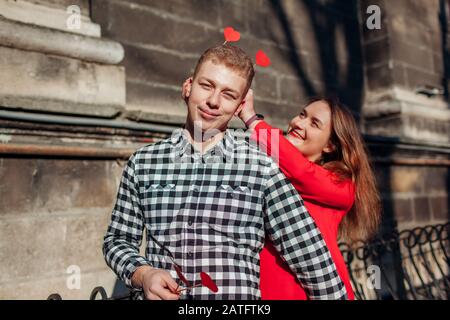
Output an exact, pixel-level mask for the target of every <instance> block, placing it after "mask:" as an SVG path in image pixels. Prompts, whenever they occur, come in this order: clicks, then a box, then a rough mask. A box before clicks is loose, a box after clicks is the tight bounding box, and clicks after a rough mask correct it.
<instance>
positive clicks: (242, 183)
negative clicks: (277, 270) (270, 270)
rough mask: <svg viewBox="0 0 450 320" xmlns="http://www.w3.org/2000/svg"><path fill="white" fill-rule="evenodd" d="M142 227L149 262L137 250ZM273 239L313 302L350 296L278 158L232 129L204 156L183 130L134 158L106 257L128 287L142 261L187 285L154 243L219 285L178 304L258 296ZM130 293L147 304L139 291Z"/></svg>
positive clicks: (189, 271)
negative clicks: (263, 259)
mask: <svg viewBox="0 0 450 320" xmlns="http://www.w3.org/2000/svg"><path fill="white" fill-rule="evenodd" d="M144 229H146V232H147V236H146V240H147V243H146V250H145V257H143V256H141V255H140V254H139V248H140V246H141V243H142V239H143V231H144ZM266 234H267V235H268V236H269V237H270V239H271V240H272V242H273V243H274V245H275V247H276V249H277V250H278V252H280V254H281V256H282V258H283V259H284V260H285V261H286V262H287V263H288V264H289V266H290V268H291V269H292V271H293V272H294V273H295V274H296V275H297V278H298V280H299V281H300V282H301V283H302V285H303V287H304V288H305V290H306V292H307V293H308V295H309V296H310V298H311V299H345V298H346V290H345V287H344V285H343V283H342V281H341V279H340V277H339V276H338V273H337V272H336V267H335V264H334V262H333V260H332V259H331V256H330V253H329V251H328V249H327V247H326V245H325V242H324V240H323V239H322V236H321V234H320V231H319V230H318V228H317V226H316V225H315V223H314V221H313V219H312V218H311V217H310V215H309V213H308V212H307V210H306V208H305V206H304V204H303V200H302V199H301V197H300V196H299V195H298V193H297V191H296V190H295V188H294V187H293V186H292V185H291V184H290V183H289V181H288V180H287V179H286V177H285V176H284V175H283V173H282V172H281V171H280V169H279V167H278V166H277V165H276V163H275V162H274V160H273V159H272V158H270V157H269V156H267V155H266V154H265V153H264V152H262V151H261V150H259V149H258V147H257V146H256V145H255V143H254V142H253V143H252V142H251V141H249V139H248V136H247V137H246V138H238V135H236V134H235V133H234V132H233V131H232V130H230V129H228V130H227V131H226V132H225V135H224V138H223V139H222V140H221V141H220V142H219V143H218V144H217V145H216V146H215V147H213V148H212V149H210V150H208V151H207V152H205V153H204V154H203V155H202V154H200V153H199V152H198V151H196V150H194V148H193V147H192V145H191V143H190V142H189V140H188V139H187V138H186V136H185V135H184V134H183V129H178V130H176V131H175V132H174V133H173V134H172V136H171V137H170V138H168V139H165V140H162V141H160V142H158V143H155V144H152V145H148V146H145V147H142V148H140V149H139V150H137V151H136V152H135V153H134V154H133V155H132V156H131V158H130V159H129V161H128V163H127V165H126V168H125V169H124V171H123V175H122V178H121V182H120V186H119V191H118V195H117V201H116V204H115V206H114V209H113V211H112V218H111V222H110V225H109V227H108V230H107V233H106V235H105V238H104V245H103V253H104V257H105V260H106V262H107V264H108V265H109V266H110V267H111V268H112V269H113V271H114V272H115V273H116V274H117V275H118V277H119V278H120V279H122V280H123V281H124V282H125V284H126V285H127V286H129V287H130V288H132V285H131V277H132V275H133V272H134V271H135V270H136V268H137V267H139V266H142V265H150V266H152V267H154V268H161V269H165V270H167V271H169V272H170V274H171V276H172V277H173V278H174V279H175V280H176V281H177V282H178V283H179V284H180V285H182V282H181V281H180V280H179V279H178V277H177V274H176V272H175V270H174V268H173V267H172V262H171V260H170V259H169V258H168V256H167V253H166V252H165V251H164V250H162V248H161V246H160V245H158V244H157V243H155V242H154V241H153V240H152V237H153V238H154V239H157V241H158V242H159V243H162V244H163V245H164V246H165V247H166V248H167V249H169V250H170V251H171V253H172V254H173V256H174V258H175V261H176V262H177V264H179V265H181V266H182V268H183V273H184V275H185V276H186V278H187V279H188V280H189V281H191V283H192V282H196V281H199V279H200V277H199V273H200V272H201V271H204V272H207V273H208V274H209V275H210V276H211V278H212V279H213V280H214V281H215V283H216V284H217V286H218V288H219V291H218V292H217V293H212V292H211V291H209V289H208V288H206V287H196V288H193V289H190V290H187V291H183V293H182V295H181V297H180V298H181V299H226V300H234V299H243V300H250V299H260V290H259V253H260V251H261V249H262V248H263V246H264V239H265V235H266ZM150 235H151V236H152V237H150ZM133 290H134V292H135V293H137V294H136V295H135V297H136V298H138V299H142V298H143V293H142V290H139V289H133Z"/></svg>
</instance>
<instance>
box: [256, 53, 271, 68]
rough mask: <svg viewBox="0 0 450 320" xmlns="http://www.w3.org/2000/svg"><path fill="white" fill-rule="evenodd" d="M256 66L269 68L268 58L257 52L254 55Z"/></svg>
mask: <svg viewBox="0 0 450 320" xmlns="http://www.w3.org/2000/svg"><path fill="white" fill-rule="evenodd" d="M256 64H257V65H258V66H261V67H268V66H270V59H269V57H268V56H267V55H266V54H265V53H264V51H262V50H259V51H258V52H257V53H256Z"/></svg>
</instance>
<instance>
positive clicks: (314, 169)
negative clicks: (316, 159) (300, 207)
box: [250, 121, 354, 210]
mask: <svg viewBox="0 0 450 320" xmlns="http://www.w3.org/2000/svg"><path fill="white" fill-rule="evenodd" d="M250 129H251V128H250ZM251 138H252V139H253V140H255V141H257V142H258V145H259V146H260V147H262V149H263V150H265V151H266V152H267V153H268V154H269V155H271V156H272V157H274V158H275V160H276V161H278V165H279V167H280V169H281V170H282V171H283V173H284V174H285V175H286V177H287V178H288V179H289V180H290V182H291V183H292V184H293V185H294V187H295V188H296V189H297V191H299V193H300V194H301V196H302V197H303V198H304V199H305V200H308V201H312V202H318V203H320V204H322V205H326V206H329V207H333V208H338V209H343V210H348V209H350V207H351V206H352V204H353V198H354V187H353V183H352V182H351V181H350V180H346V181H343V182H341V183H338V182H337V181H336V177H335V175H334V174H333V173H332V172H331V171H329V170H327V169H324V168H323V167H321V166H320V165H318V164H315V163H313V162H311V161H309V160H308V159H306V158H305V157H304V156H303V154H302V153H301V152H300V151H299V150H298V149H297V148H295V147H294V146H293V145H292V144H291V143H290V142H289V141H288V140H287V139H286V138H285V137H284V135H283V132H282V131H281V130H280V129H277V128H273V127H271V126H270V125H269V124H268V123H267V122H265V121H258V123H257V124H255V125H254V128H253V133H252V135H251ZM277 140H278V143H277ZM272 141H273V143H272ZM277 144H278V147H277Z"/></svg>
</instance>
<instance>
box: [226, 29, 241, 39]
mask: <svg viewBox="0 0 450 320" xmlns="http://www.w3.org/2000/svg"><path fill="white" fill-rule="evenodd" d="M223 35H224V36H225V41H227V42H236V41H239V39H240V38H241V34H240V33H239V32H238V31H236V30H234V29H233V28H232V27H226V28H225V30H223Z"/></svg>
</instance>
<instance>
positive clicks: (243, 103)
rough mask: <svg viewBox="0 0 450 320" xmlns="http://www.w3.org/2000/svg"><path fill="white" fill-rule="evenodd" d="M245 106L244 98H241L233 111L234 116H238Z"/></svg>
mask: <svg viewBox="0 0 450 320" xmlns="http://www.w3.org/2000/svg"><path fill="white" fill-rule="evenodd" d="M244 107H245V99H243V100H242V101H241V103H240V104H239V106H238V107H237V109H236V111H235V112H234V115H235V116H236V117H238V116H239V113H240V112H241V111H242V109H243V108H244Z"/></svg>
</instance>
